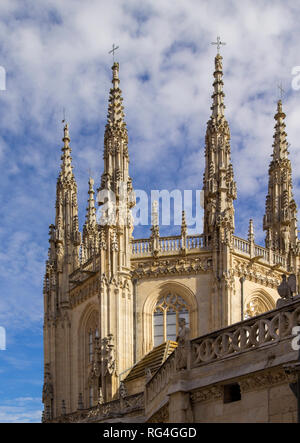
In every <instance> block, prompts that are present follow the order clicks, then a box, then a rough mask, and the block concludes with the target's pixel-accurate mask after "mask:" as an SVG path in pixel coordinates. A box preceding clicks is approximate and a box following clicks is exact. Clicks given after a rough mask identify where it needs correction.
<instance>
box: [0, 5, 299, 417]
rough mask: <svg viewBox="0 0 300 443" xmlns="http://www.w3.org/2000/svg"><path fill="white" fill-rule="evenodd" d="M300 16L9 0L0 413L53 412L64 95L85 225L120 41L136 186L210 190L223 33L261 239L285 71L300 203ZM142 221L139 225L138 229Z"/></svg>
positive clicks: (1, 56)
mask: <svg viewBox="0 0 300 443" xmlns="http://www.w3.org/2000/svg"><path fill="white" fill-rule="evenodd" d="M295 5H296V6H295ZM299 19H300V5H299V4H298V3H297V2H294V1H272V2H269V1H268V2H267V1H263V0H259V1H253V0H251V1H247V0H243V1H239V0H237V1H229V0H226V1H213V0H209V1H205V0H201V1H200V0H161V1H155V0H143V1H140V0H126V1H125V0H124V1H123V0H115V1H114V2H108V1H102V0H86V1H79V0H65V1H64V2H61V1H59V0H39V1H36V0H20V1H17V0H1V2H0V65H1V66H2V67H3V68H4V69H5V71H6V90H5V91H3V90H1V91H0V168H1V171H0V180H1V187H0V196H1V206H0V208H1V222H0V245H1V246H0V282H1V288H0V291H1V292H0V326H3V327H5V328H6V333H7V350H6V351H0V422H1V421H7V422H10V421H19V422H22V421H23V422H24V421H25V422H26V421H39V420H40V414H41V409H42V405H41V389H42V365H43V359H42V358H43V353H42V312H43V306H42V280H43V272H44V262H45V259H46V257H47V249H48V226H49V224H50V223H53V222H54V215H55V211H54V204H55V185H56V178H57V175H58V172H59V167H60V155H61V151H60V149H61V146H62V142H61V138H62V123H61V120H62V116H63V108H65V115H66V119H67V120H68V122H69V125H70V135H71V146H72V150H73V151H72V156H73V165H74V173H75V177H76V180H77V183H78V188H79V204H80V225H81V226H82V223H83V220H84V211H85V207H86V200H87V188H88V184H87V181H88V171H89V169H91V171H92V173H93V176H94V178H95V182H96V184H97V185H98V183H99V179H100V176H101V173H102V150H103V131H104V125H105V120H106V114H107V98H108V92H109V88H110V85H111V83H110V80H111V71H110V67H111V64H112V57H111V55H109V54H108V51H109V50H110V48H111V46H112V44H113V43H115V44H117V45H119V47H120V49H119V50H118V53H117V55H116V59H117V60H118V61H119V63H120V78H121V85H120V86H121V89H122V90H123V97H124V105H125V112H126V121H127V125H128V131H129V139H130V145H129V151H130V159H131V176H132V177H133V183H134V187H135V188H136V189H144V190H146V191H148V192H149V190H151V189H168V190H173V189H181V190H184V189H192V190H196V189H201V187H202V174H203V167H204V150H203V149H204V136H205V128H206V122H207V120H208V118H209V116H210V106H211V94H212V82H213V76H212V74H213V67H214V56H215V53H216V48H215V46H212V45H211V42H212V41H215V39H216V37H217V35H220V36H221V38H222V40H223V41H225V42H226V46H224V47H223V48H222V55H223V66H224V92H225V94H226V97H225V104H226V111H225V112H226V117H227V119H228V121H229V124H230V128H231V136H232V137H231V150H232V162H233V167H234V173H235V178H236V181H237V188H238V200H237V201H236V204H235V208H236V234H237V235H240V236H245V235H246V234H247V226H248V220H249V218H250V217H252V218H253V219H254V225H255V230H256V241H257V243H260V244H263V238H264V237H263V233H262V216H263V213H264V204H265V195H266V192H267V179H268V177H267V171H268V165H269V162H270V154H271V152H272V141H273V138H272V137H273V132H274V119H273V116H274V113H275V110H276V101H277V99H278V97H279V93H278V87H277V85H278V83H279V82H280V81H282V83H283V86H284V89H285V91H286V94H285V97H284V111H285V112H286V114H287V117H286V124H287V134H288V141H289V142H290V149H289V150H290V157H291V159H292V162H293V183H294V195H295V198H296V201H297V203H298V205H299V203H300V182H299V179H300V156H299V152H300V137H299V135H300V127H299V123H298V122H299V115H300V90H299V91H298V90H295V89H293V88H292V80H293V76H292V69H293V68H294V67H297V66H298V65H300V55H299V42H300V28H299ZM176 230H178V228H176V227H175V228H174V227H173V228H172V227H171V228H170V229H169V232H176ZM162 232H163V233H167V232H168V230H167V228H166V227H163V228H162ZM141 234H143V235H144V231H143V230H141V228H139V229H137V230H136V232H135V235H136V236H137V237H138V236H140V235H141Z"/></svg>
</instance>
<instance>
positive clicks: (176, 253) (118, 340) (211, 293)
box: [42, 52, 300, 423]
mask: <svg viewBox="0 0 300 443" xmlns="http://www.w3.org/2000/svg"><path fill="white" fill-rule="evenodd" d="M119 84H120V78H119V64H118V63H116V62H115V63H114V64H113V66H112V87H111V89H110V93H109V99H108V117H107V123H106V127H105V134H104V151H103V160H104V165H103V173H102V176H101V181H100V183H99V187H98V188H97V195H104V196H106V198H103V199H97V198H96V195H95V192H96V191H95V190H94V189H95V188H94V180H93V179H92V178H90V179H89V182H88V196H87V201H88V203H87V210H86V219H85V223H84V226H83V229H82V232H80V230H79V223H78V205H77V184H76V179H75V175H74V173H73V168H72V158H71V147H70V134H69V128H68V125H67V124H66V125H65V126H64V133H63V139H62V140H63V147H62V157H61V159H62V163H61V169H60V173H59V177H58V179H57V185H56V205H55V211H56V212H55V223H54V224H51V225H50V231H49V254H48V259H47V261H46V272H45V278H44V289H43V294H44V386H43V403H44V412H43V418H42V420H43V422H112V423H113V422H170V423H172V422H205V421H208V422H211V421H215V422H218V421H232V420H234V421H263V422H264V421H296V416H297V404H296V403H297V401H296V398H295V395H294V394H293V391H292V389H291V388H290V386H295V383H296V381H297V374H298V372H297V363H296V362H297V358H298V353H297V351H296V350H295V349H293V348H292V347H291V337H292V328H293V327H294V326H295V325H298V324H300V302H299V298H298V297H297V295H296V294H297V293H298V283H297V282H298V280H299V259H300V248H299V240H298V230H297V207H296V203H295V200H294V198H293V194H292V171H291V162H290V160H289V153H288V144H287V140H286V136H287V134H286V132H285V122H284V120H285V114H284V112H283V109H282V102H281V100H279V101H278V103H277V109H276V111H275V117H274V118H275V131H274V141H273V145H272V146H273V151H272V150H271V149H270V154H272V160H271V162H270V165H269V170H268V175H269V184H268V190H267V191H266V206H265V215H264V217H263V229H264V231H265V245H264V247H263V246H260V245H257V244H256V243H255V233H254V229H253V222H252V220H251V219H250V220H249V231H248V237H247V238H245V239H244V238H240V237H237V236H236V235H235V214H234V200H235V199H236V195H237V190H236V183H235V181H234V168H233V165H232V163H231V158H230V157H231V152H230V151H231V149H230V129H229V124H228V122H227V120H226V117H225V112H224V111H225V105H224V92H223V67H222V56H221V55H220V54H219V52H218V54H217V55H216V57H215V69H214V73H213V94H212V106H211V115H210V117H209V120H208V123H207V129H206V136H205V153H204V155H205V170H204V175H203V196H204V223H203V232H202V233H199V234H197V235H189V234H188V230H187V225H186V219H185V213H184V211H183V213H182V223H181V229H180V232H178V235H172V236H166V237H163V236H160V232H159V223H158V217H157V213H156V212H155V211H156V209H155V208H154V210H153V212H154V215H153V217H152V227H151V233H150V235H149V237H148V238H142V239H136V238H134V237H133V219H132V216H131V210H132V208H133V207H134V206H135V204H136V202H135V197H134V189H133V184H132V179H131V177H130V175H129V155H130V146H128V134H127V128H126V123H125V116H124V112H123V110H124V108H123V99H122V91H121V89H120V87H119ZM270 146H271V140H270ZM266 172H267V171H266ZM124 188H125V189H124ZM112 193H113V195H114V196H115V200H114V202H109V196H110V195H111V194H112ZM108 203H109V204H108ZM98 206H99V207H100V208H98ZM101 208H102V209H101ZM99 209H100V210H101V218H100V219H99V217H97V213H98V211H97V210H99ZM290 276H295V281H296V282H295V284H294V285H290V286H289V285H288V284H287V283H286V282H287V281H288V280H289V278H290ZM283 277H284V279H283V281H284V283H281V280H282V278H283ZM280 283H281V285H283V284H285V286H284V290H283V291H281V292H280V291H279V290H278V289H277V288H278V286H279V285H280ZM282 294H283V295H282ZM280 297H283V298H282V299H280ZM278 300H279V301H282V302H283V303H278ZM295 368H296V369H295Z"/></svg>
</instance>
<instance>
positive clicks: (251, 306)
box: [244, 289, 275, 318]
mask: <svg viewBox="0 0 300 443" xmlns="http://www.w3.org/2000/svg"><path fill="white" fill-rule="evenodd" d="M272 309H275V301H274V299H273V297H272V296H271V295H270V294H268V292H266V291H265V290H264V289H256V290H255V291H253V292H251V293H250V294H249V295H248V296H246V299H245V302H244V317H245V318H249V317H254V316H256V315H259V314H263V313H264V312H267V311H271V310H272Z"/></svg>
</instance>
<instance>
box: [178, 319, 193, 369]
mask: <svg viewBox="0 0 300 443" xmlns="http://www.w3.org/2000/svg"><path fill="white" fill-rule="evenodd" d="M178 322H179V328H180V329H179V332H178V336H177V338H176V341H177V343H178V347H177V349H176V357H175V359H176V369H177V370H178V371H181V370H184V369H186V368H187V358H188V352H189V340H190V330H189V328H187V327H186V321H185V319H184V318H180V319H179V321H178Z"/></svg>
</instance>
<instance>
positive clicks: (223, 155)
mask: <svg viewBox="0 0 300 443" xmlns="http://www.w3.org/2000/svg"><path fill="white" fill-rule="evenodd" d="M213 88H214V93H213V95H212V99H213V103H212V106H211V110H212V114H211V117H210V120H209V121H208V123H207V131H206V137H205V145H206V146H205V172H204V178H203V190H204V234H205V235H206V236H207V237H208V240H210V239H212V238H213V236H214V235H218V238H219V240H220V241H224V240H225V238H226V239H227V241H230V238H231V235H232V233H233V232H234V207H233V200H235V199H236V184H235V182H234V177H233V167H232V164H231V159H230V130H229V125H228V123H227V121H226V119H225V116H224V109H225V105H224V92H223V72H222V56H221V55H220V54H217V55H216V57H215V72H214V83H213Z"/></svg>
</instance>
